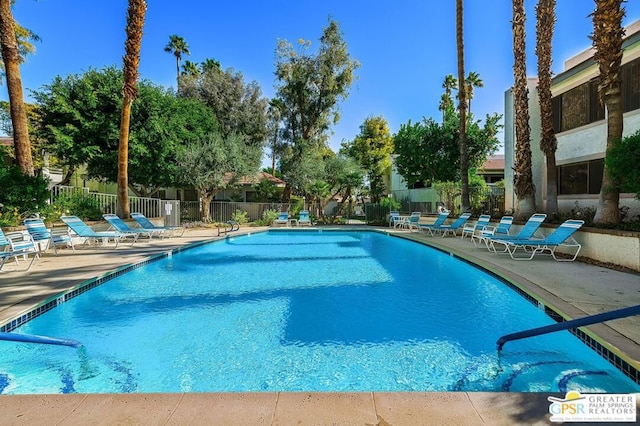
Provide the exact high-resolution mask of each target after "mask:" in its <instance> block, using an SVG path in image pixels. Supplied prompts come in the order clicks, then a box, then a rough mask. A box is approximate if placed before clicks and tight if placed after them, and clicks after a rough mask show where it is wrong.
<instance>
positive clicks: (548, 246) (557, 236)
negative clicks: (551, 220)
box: [492, 219, 584, 262]
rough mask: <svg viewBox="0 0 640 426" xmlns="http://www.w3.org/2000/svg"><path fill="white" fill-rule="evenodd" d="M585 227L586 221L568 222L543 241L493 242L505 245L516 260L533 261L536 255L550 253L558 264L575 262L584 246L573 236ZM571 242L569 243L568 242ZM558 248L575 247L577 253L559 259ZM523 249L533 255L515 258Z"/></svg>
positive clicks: (571, 220) (532, 239)
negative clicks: (557, 255) (567, 257)
mask: <svg viewBox="0 0 640 426" xmlns="http://www.w3.org/2000/svg"><path fill="white" fill-rule="evenodd" d="M582 225H584V220H573V219H570V220H566V221H564V223H562V224H561V225H560V226H558V227H557V228H556V230H555V231H553V232H552V233H551V234H549V235H548V236H546V237H545V238H542V239H535V238H530V239H522V240H520V239H515V240H500V239H495V240H492V241H493V242H494V243H500V244H504V245H505V247H506V248H507V251H508V252H509V255H510V256H511V258H512V259H514V260H531V259H533V257H534V256H535V255H536V254H540V253H543V252H545V251H548V252H549V253H550V254H551V256H552V257H553V259H554V260H557V261H558V262H573V261H574V260H576V258H577V257H578V253H580V249H581V248H582V245H581V244H580V243H578V242H577V241H576V240H575V239H573V237H572V235H573V234H574V233H575V232H576V231H577V230H578V229H580V227H581V226H582ZM567 241H569V242H567ZM558 247H573V248H576V252H575V254H574V255H573V257H571V258H569V259H564V258H563V259H558V258H557V257H556V249H557V248H558ZM519 248H521V249H524V250H525V252H526V251H527V250H531V255H530V256H529V257H526V256H524V257H518V256H514V254H515V253H516V251H517V250H518V249H519Z"/></svg>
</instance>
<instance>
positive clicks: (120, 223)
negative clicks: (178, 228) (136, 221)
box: [102, 214, 166, 239]
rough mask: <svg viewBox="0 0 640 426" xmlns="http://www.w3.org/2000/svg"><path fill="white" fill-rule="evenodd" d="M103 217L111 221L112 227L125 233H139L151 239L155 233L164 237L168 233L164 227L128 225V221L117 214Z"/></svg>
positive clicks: (139, 235)
mask: <svg viewBox="0 0 640 426" xmlns="http://www.w3.org/2000/svg"><path fill="white" fill-rule="evenodd" d="M102 217H103V218H104V220H106V221H107V222H109V225H111V229H113V230H115V231H118V232H121V233H125V234H138V237H141V236H145V237H147V238H149V239H151V238H153V236H154V235H157V236H159V237H160V238H163V237H164V236H165V235H166V231H165V230H164V229H152V228H132V227H130V226H129V225H127V222H125V221H124V220H122V219H120V217H118V216H117V215H115V214H103V215H102Z"/></svg>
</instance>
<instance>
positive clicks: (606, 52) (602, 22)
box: [591, 0, 625, 223]
mask: <svg viewBox="0 0 640 426" xmlns="http://www.w3.org/2000/svg"><path fill="white" fill-rule="evenodd" d="M622 3H623V1H622V0H596V10H595V11H594V12H593V14H592V16H593V35H592V37H591V38H592V39H593V47H594V48H595V49H596V53H595V55H594V57H595V59H596V62H597V63H598V69H599V71H600V83H599V84H598V93H599V94H600V99H601V100H604V103H605V105H606V107H607V152H608V151H609V150H610V149H611V148H612V147H613V146H615V144H616V143H618V141H620V140H621V139H622V130H623V124H624V123H623V115H622V114H623V105H622V91H621V85H622V83H621V79H620V65H621V62H622V38H623V36H624V29H623V28H622V18H623V17H624V13H625V12H624V9H623V8H622ZM605 157H606V153H605ZM619 202H620V188H619V187H618V185H617V183H616V182H615V181H614V180H613V179H612V177H611V176H610V175H609V169H608V167H607V166H606V161H605V167H604V172H603V176H602V187H601V188H600V195H599V197H598V207H597V209H596V215H595V217H594V218H593V221H594V222H595V223H620V210H619Z"/></svg>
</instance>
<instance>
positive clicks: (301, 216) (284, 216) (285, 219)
mask: <svg viewBox="0 0 640 426" xmlns="http://www.w3.org/2000/svg"><path fill="white" fill-rule="evenodd" d="M293 224H295V225H296V226H311V225H312V223H311V218H310V217H309V211H308V210H300V212H299V213H298V218H297V219H296V218H291V217H289V212H280V213H278V217H277V218H276V219H275V220H274V221H273V226H281V225H282V226H291V225H293Z"/></svg>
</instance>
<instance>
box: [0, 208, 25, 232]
mask: <svg viewBox="0 0 640 426" xmlns="http://www.w3.org/2000/svg"><path fill="white" fill-rule="evenodd" d="M21 219H22V218H21V217H20V213H19V212H18V208H17V207H11V206H3V205H0V228H4V227H7V226H18V225H19V224H20V221H21Z"/></svg>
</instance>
